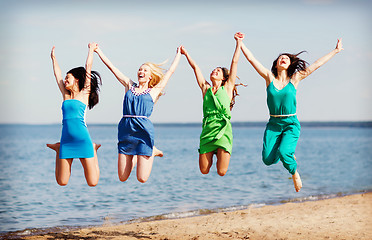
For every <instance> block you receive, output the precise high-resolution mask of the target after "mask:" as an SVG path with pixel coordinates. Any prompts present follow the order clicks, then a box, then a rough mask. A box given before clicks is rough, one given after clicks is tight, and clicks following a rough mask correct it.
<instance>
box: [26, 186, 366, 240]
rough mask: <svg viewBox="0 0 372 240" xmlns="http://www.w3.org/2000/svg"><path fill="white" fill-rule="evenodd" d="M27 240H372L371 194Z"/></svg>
mask: <svg viewBox="0 0 372 240" xmlns="http://www.w3.org/2000/svg"><path fill="white" fill-rule="evenodd" d="M23 239H114V240H116V239H156V240H160V239H162V240H173V239H174V240H182V239H192V240H206V239H217V240H218V239H251V240H252V239H260V240H262V239H270V240H271V239H296V240H297V239H358V240H359V239H372V193H364V194H356V195H349V196H344V197H338V198H332V199H325V200H318V201H308V202H301V203H286V204H282V205H275V206H264V207H260V208H250V209H245V210H239V211H234V212H220V213H213V214H210V215H204V216H197V217H189V218H181V219H169V220H159V221H150V222H140V223H129V224H122V225H111V224H110V223H107V224H104V225H103V226H97V227H92V228H83V229H77V230H70V231H68V232H59V233H57V232H50V233H45V234H42V235H38V236H29V237H23Z"/></svg>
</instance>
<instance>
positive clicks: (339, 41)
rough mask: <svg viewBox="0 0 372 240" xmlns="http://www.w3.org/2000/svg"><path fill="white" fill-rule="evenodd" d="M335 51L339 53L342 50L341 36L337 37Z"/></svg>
mask: <svg viewBox="0 0 372 240" xmlns="http://www.w3.org/2000/svg"><path fill="white" fill-rule="evenodd" d="M335 49H336V52H337V53H339V52H341V51H342V50H344V49H343V48H342V38H340V39H337V45H336V48H335Z"/></svg>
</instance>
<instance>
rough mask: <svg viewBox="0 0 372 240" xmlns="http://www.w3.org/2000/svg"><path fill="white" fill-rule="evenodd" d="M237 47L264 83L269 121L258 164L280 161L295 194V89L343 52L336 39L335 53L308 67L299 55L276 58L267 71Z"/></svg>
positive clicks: (297, 180) (297, 125)
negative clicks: (290, 179)
mask: <svg viewBox="0 0 372 240" xmlns="http://www.w3.org/2000/svg"><path fill="white" fill-rule="evenodd" d="M241 46H242V51H243V53H244V55H245V57H246V58H247V60H248V61H249V62H250V63H251V64H252V66H253V67H254V69H256V71H257V72H258V74H260V75H261V77H263V78H264V79H265V81H266V92H267V106H268V108H269V112H270V119H269V122H268V123H267V125H266V130H265V133H264V139H263V150H262V160H263V162H264V163H265V164H266V165H272V164H275V163H277V162H278V161H279V160H280V161H282V163H283V166H284V167H285V168H286V169H287V170H288V172H289V173H290V174H291V175H292V179H293V183H294V187H295V189H296V191H297V192H298V191H300V189H301V188H302V182H301V178H300V174H299V173H298V172H297V162H296V157H295V155H294V153H295V149H296V146H297V141H298V138H299V136H300V130H301V127H300V123H299V121H298V119H297V116H296V108H297V106H296V105H297V100H296V92H297V87H298V84H299V83H300V81H301V80H303V79H304V78H306V77H307V76H309V75H310V74H311V73H312V72H314V71H315V70H317V69H318V68H319V67H320V66H322V65H323V64H324V63H326V62H327V61H328V60H330V59H331V58H332V57H334V56H335V55H336V54H337V53H339V52H340V51H341V50H343V48H342V41H341V39H339V40H338V41H337V45H336V48H335V49H333V50H332V51H331V52H329V53H328V54H326V55H325V56H323V57H321V58H319V59H318V60H317V61H315V62H314V63H313V64H311V65H310V66H307V62H305V61H304V60H302V59H300V58H299V57H298V55H299V54H301V53H302V52H300V53H298V54H289V53H283V54H280V55H279V57H278V58H277V59H276V60H275V61H274V62H273V66H272V68H271V71H270V70H268V69H266V68H265V67H264V66H262V64H261V63H260V62H258V61H257V60H256V58H255V57H254V56H253V54H252V53H251V52H250V51H249V50H248V48H247V47H246V46H245V45H244V43H242V45H241Z"/></svg>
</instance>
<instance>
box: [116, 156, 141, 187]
mask: <svg viewBox="0 0 372 240" xmlns="http://www.w3.org/2000/svg"><path fill="white" fill-rule="evenodd" d="M136 164H137V156H133V155H125V154H121V153H119V156H118V175H119V180H120V181H122V182H124V181H126V180H127V179H128V178H129V176H130V173H131V172H132V170H133V168H134V166H136Z"/></svg>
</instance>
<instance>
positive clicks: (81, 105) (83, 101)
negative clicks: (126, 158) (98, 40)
mask: <svg viewBox="0 0 372 240" xmlns="http://www.w3.org/2000/svg"><path fill="white" fill-rule="evenodd" d="M95 48H96V45H95V44H89V52H88V57H87V61H86V65H85V68H84V67H77V68H74V69H71V70H70V71H69V72H67V75H66V77H65V79H64V80H63V78H62V74H61V69H60V67H59V65H58V62H57V59H56V57H55V53H54V49H55V47H53V48H52V53H51V58H52V62H53V70H54V76H55V78H56V80H57V85H58V87H59V90H60V91H61V93H62V97H63V103H62V114H63V120H62V136H61V141H60V143H56V144H47V146H48V147H50V148H51V149H53V150H55V151H56V169H55V175H56V180H57V183H58V184H59V185H61V186H64V185H66V184H67V183H68V181H69V179H70V175H71V165H72V161H73V159H74V158H79V159H80V162H81V164H82V165H83V168H84V174H85V179H86V181H87V183H88V185H89V186H92V187H93V186H96V185H97V183H98V180H99V167H98V159H97V149H98V148H99V147H100V145H99V144H94V143H93V142H92V140H91V138H90V135H89V132H88V128H87V125H86V123H85V114H86V110H87V108H89V109H92V108H93V107H94V106H95V105H96V104H97V103H98V91H99V84H100V81H101V78H100V75H99V74H98V73H97V72H95V71H91V70H92V64H93V53H94V49H95Z"/></svg>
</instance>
